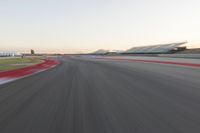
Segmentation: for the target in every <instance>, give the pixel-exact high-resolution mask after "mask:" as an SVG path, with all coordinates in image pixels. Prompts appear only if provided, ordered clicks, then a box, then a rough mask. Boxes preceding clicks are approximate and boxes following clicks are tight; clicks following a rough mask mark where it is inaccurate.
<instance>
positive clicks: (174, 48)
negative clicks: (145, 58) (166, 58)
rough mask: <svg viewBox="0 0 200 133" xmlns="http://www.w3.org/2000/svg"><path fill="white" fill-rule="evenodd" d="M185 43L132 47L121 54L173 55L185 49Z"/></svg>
mask: <svg viewBox="0 0 200 133" xmlns="http://www.w3.org/2000/svg"><path fill="white" fill-rule="evenodd" d="M186 43H187V42H179V43H170V44H160V45H151V46H142V47H133V48H131V49H128V50H126V51H125V52H123V53H122V54H165V53H166V54H168V53H175V52H178V51H182V50H185V49H186V46H183V45H184V44H186Z"/></svg>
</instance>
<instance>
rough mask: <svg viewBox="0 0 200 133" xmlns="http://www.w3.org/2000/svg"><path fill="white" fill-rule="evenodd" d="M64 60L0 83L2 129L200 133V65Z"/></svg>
mask: <svg viewBox="0 0 200 133" xmlns="http://www.w3.org/2000/svg"><path fill="white" fill-rule="evenodd" d="M58 60H59V61H60V65H58V66H57V67H55V68H52V69H50V70H47V71H44V72H41V73H38V74H35V75H32V76H29V77H26V78H23V79H20V80H16V81H14V82H11V83H8V84H4V85H0V133H200V68H194V67H184V66H177V65H170V64H169V65H167V64H156V63H148V62H137V61H136V62H134V61H133V62H129V61H123V60H120V61H117V60H107V59H95V58H86V57H60V58H59V59H58Z"/></svg>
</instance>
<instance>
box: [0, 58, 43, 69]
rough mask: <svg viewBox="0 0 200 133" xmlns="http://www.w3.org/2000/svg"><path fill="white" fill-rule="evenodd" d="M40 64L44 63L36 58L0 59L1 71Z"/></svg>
mask: <svg viewBox="0 0 200 133" xmlns="http://www.w3.org/2000/svg"><path fill="white" fill-rule="evenodd" d="M40 62H42V61H41V60H40V59H36V58H23V59H22V58H8V59H5V58H4V59H0V71H6V70H13V69H18V68H23V67H26V66H29V65H33V64H37V63H40Z"/></svg>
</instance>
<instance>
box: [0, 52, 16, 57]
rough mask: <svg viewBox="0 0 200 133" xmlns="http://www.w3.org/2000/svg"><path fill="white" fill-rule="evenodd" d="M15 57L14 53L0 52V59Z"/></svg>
mask: <svg viewBox="0 0 200 133" xmlns="http://www.w3.org/2000/svg"><path fill="white" fill-rule="evenodd" d="M16 55H17V53H16V52H7V51H0V57H14V56H16Z"/></svg>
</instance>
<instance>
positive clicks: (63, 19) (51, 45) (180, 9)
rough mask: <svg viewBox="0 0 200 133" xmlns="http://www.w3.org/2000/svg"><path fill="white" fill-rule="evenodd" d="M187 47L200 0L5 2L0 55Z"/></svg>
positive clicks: (199, 42) (194, 34) (197, 37)
mask: <svg viewBox="0 0 200 133" xmlns="http://www.w3.org/2000/svg"><path fill="white" fill-rule="evenodd" d="M186 40H187V41H188V42H189V44H188V45H189V47H200V1H199V0H1V1H0V51H18V52H27V51H29V50H30V49H34V50H35V51H37V52H51V53H52V52H60V53H85V52H92V51H95V50H97V49H109V50H124V49H129V48H131V47H134V46H142V45H151V44H162V43H169V42H177V41H178V42H179V41H186Z"/></svg>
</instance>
